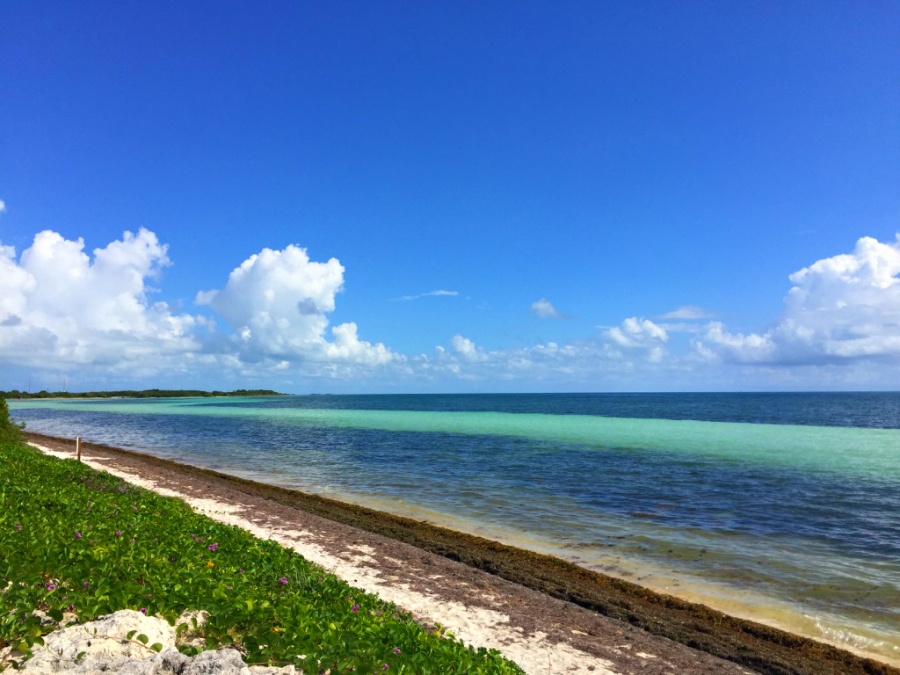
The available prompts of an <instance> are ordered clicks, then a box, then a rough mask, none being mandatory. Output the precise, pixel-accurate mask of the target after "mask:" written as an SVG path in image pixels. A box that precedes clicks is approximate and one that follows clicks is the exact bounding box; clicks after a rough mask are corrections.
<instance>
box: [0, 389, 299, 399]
mask: <svg viewBox="0 0 900 675" xmlns="http://www.w3.org/2000/svg"><path fill="white" fill-rule="evenodd" d="M213 396H284V394H280V393H279V392H277V391H272V390H271V389H235V390H234V391H203V390H201V389H141V390H133V389H123V390H120V391H82V392H72V391H47V390H45V389H42V390H41V391H36V392H28V391H19V390H18V389H13V390H11V391H0V398H3V399H29V398H211V397H213Z"/></svg>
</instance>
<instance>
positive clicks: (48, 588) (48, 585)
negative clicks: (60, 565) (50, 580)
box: [47, 584, 56, 591]
mask: <svg viewBox="0 0 900 675" xmlns="http://www.w3.org/2000/svg"><path fill="white" fill-rule="evenodd" d="M47 590H48V591H55V590H56V585H55V584H47Z"/></svg>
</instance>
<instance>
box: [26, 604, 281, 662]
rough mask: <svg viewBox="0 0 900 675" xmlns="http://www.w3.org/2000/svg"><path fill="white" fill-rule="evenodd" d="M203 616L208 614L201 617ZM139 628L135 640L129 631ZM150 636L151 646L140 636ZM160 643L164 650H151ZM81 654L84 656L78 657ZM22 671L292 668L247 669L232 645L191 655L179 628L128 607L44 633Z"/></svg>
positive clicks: (148, 639) (148, 637) (148, 640)
mask: <svg viewBox="0 0 900 675" xmlns="http://www.w3.org/2000/svg"><path fill="white" fill-rule="evenodd" d="M203 618H204V619H205V617H203ZM131 631H136V632H135V633H134V635H133V637H132V638H131V639H129V638H128V634H129V633H130V632H131ZM138 635H146V636H147V644H146V645H145V644H143V643H142V642H140V641H138V640H137V639H136V638H137V636H138ZM156 643H159V644H160V645H162V651H160V652H157V651H155V650H153V649H151V648H150V646H151V645H154V644H156ZM79 655H80V656H79ZM20 672H23V673H27V674H28V675H51V674H52V673H70V674H71V675H95V674H97V673H119V674H120V675H275V674H276V673H278V674H279V675H293V674H294V673H296V672H297V671H296V670H295V668H294V667H293V666H285V667H284V668H268V667H261V666H251V667H248V666H247V665H246V664H245V663H244V662H243V660H242V659H241V655H240V653H239V652H237V651H236V650H234V649H222V650H219V651H206V652H202V653H200V654H198V655H197V656H195V657H193V658H191V657H188V656H185V655H184V654H182V653H181V652H179V651H178V650H177V649H176V648H175V630H174V629H173V628H172V626H170V625H169V624H168V623H167V622H166V621H164V620H163V619H158V618H155V617H150V616H144V615H143V614H141V613H140V612H135V611H133V610H129V609H123V610H121V611H118V612H115V613H114V614H110V615H109V616H105V617H102V618H100V619H98V620H96V621H91V622H88V623H85V624H81V625H78V626H69V627H68V628H63V629H61V630H58V631H56V632H54V633H50V634H49V635H45V636H44V645H43V646H37V647H35V648H34V649H33V650H32V657H31V658H30V659H29V660H28V661H26V662H25V663H24V664H23V665H22V669H21V670H20Z"/></svg>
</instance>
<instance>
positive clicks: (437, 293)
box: [394, 290, 459, 302]
mask: <svg viewBox="0 0 900 675" xmlns="http://www.w3.org/2000/svg"><path fill="white" fill-rule="evenodd" d="M441 296H445V297H452V298H455V297H457V296H459V291H444V290H437V291H429V292H428V293H420V294H419V295H404V296H401V297H399V298H394V301H395V302H410V301H412V300H419V299H420V298H435V297H441Z"/></svg>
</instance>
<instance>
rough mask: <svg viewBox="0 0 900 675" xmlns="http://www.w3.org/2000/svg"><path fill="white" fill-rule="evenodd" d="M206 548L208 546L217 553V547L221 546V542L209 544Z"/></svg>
mask: <svg viewBox="0 0 900 675" xmlns="http://www.w3.org/2000/svg"><path fill="white" fill-rule="evenodd" d="M206 548H208V549H209V550H210V551H212V552H213V553H215V552H216V549H217V548H219V542H216V543H215V544H210V545H209V546H207V547H206Z"/></svg>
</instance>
